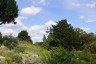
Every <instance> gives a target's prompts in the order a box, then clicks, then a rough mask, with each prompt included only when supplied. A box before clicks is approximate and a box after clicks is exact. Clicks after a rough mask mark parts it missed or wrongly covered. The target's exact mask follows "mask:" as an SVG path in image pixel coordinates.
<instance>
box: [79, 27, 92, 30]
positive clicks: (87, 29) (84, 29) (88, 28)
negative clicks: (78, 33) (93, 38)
mask: <svg viewBox="0 0 96 64" xmlns="http://www.w3.org/2000/svg"><path fill="white" fill-rule="evenodd" d="M81 29H83V30H84V31H89V30H91V29H90V28H88V27H87V28H81Z"/></svg>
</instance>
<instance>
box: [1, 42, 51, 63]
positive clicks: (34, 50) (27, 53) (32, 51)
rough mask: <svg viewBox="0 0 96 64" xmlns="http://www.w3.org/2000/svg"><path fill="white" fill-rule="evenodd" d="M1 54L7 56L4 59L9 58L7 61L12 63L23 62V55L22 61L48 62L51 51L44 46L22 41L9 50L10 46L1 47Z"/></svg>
mask: <svg viewBox="0 0 96 64" xmlns="http://www.w3.org/2000/svg"><path fill="white" fill-rule="evenodd" d="M0 56H3V57H5V59H4V60H6V59H7V62H10V64H11V63H13V62H16V63H19V64H21V59H22V57H23V60H22V62H25V63H27V64H30V63H32V64H38V63H42V64H46V62H48V57H50V52H49V51H47V50H45V49H44V48H43V47H40V46H36V45H33V44H31V43H28V42H25V41H23V42H21V41H20V42H19V46H18V47H16V48H15V49H13V50H9V49H8V48H3V49H1V50H0ZM24 58H25V59H26V60H25V59H24Z"/></svg>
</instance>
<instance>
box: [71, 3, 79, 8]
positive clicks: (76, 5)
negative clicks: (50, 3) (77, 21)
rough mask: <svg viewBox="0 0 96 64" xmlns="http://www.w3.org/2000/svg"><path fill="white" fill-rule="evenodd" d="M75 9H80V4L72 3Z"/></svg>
mask: <svg viewBox="0 0 96 64" xmlns="http://www.w3.org/2000/svg"><path fill="white" fill-rule="evenodd" d="M72 5H73V6H74V7H80V3H72Z"/></svg>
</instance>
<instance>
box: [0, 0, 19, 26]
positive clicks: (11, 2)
mask: <svg viewBox="0 0 96 64" xmlns="http://www.w3.org/2000/svg"><path fill="white" fill-rule="evenodd" d="M17 16H18V6H17V4H16V1H15V0H0V25H1V24H5V23H14V24H16V22H15V18H16V17H17Z"/></svg>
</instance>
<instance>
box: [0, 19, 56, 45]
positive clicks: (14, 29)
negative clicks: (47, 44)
mask: <svg viewBox="0 0 96 64" xmlns="http://www.w3.org/2000/svg"><path fill="white" fill-rule="evenodd" d="M16 21H17V24H16V25H14V24H5V25H3V26H2V27H0V32H1V33H2V34H3V35H10V34H12V35H13V36H17V35H18V33H19V32H20V31H21V30H27V31H28V33H29V35H30V36H31V38H32V40H33V42H34V43H35V42H39V41H42V38H43V35H46V36H47V35H48V34H47V33H46V30H47V27H51V26H52V25H56V22H54V21H52V20H50V21H47V22H46V23H45V24H43V25H34V26H30V27H28V26H25V25H24V24H23V23H22V22H21V20H17V19H16Z"/></svg>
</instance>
